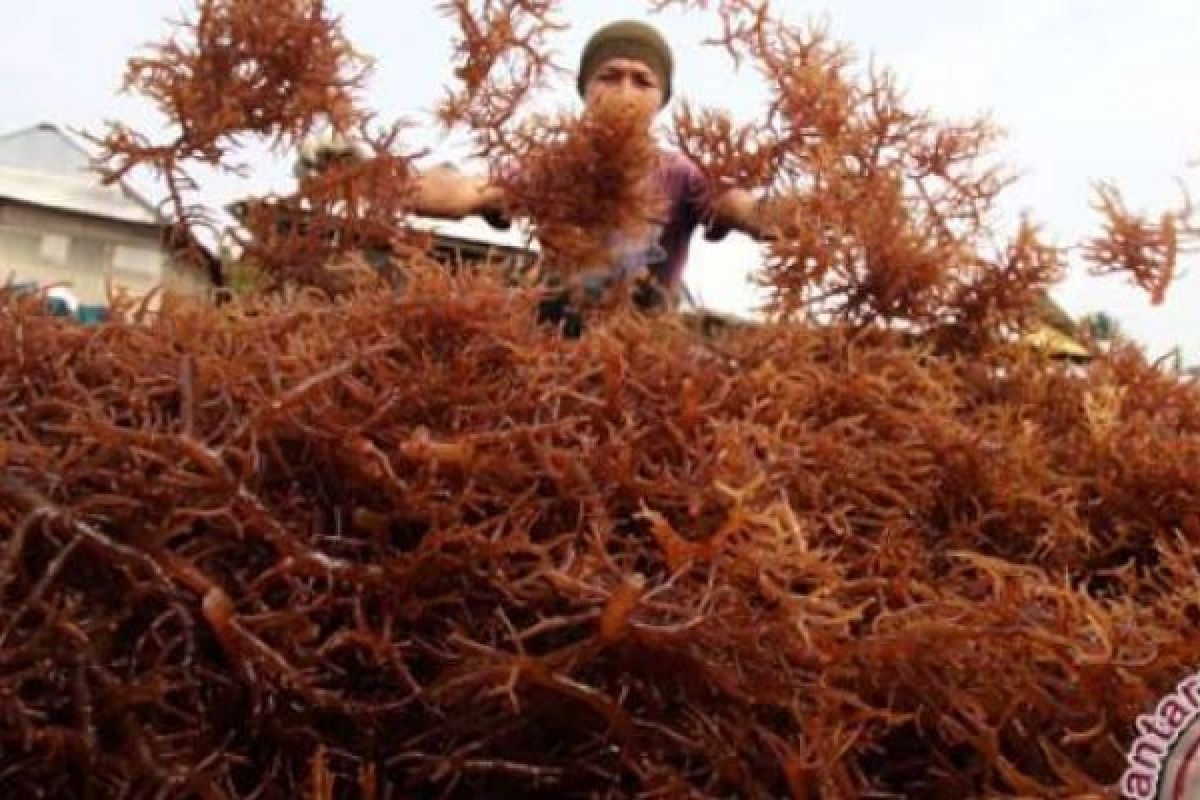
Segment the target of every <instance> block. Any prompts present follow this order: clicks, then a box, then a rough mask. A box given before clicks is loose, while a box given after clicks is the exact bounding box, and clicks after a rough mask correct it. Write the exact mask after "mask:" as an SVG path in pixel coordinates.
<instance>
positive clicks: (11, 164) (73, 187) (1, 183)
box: [0, 123, 165, 226]
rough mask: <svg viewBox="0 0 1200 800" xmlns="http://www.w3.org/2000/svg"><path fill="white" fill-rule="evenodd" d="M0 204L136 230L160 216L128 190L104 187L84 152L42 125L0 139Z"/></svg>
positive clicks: (121, 185) (160, 221) (158, 222)
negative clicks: (123, 224) (62, 213)
mask: <svg viewBox="0 0 1200 800" xmlns="http://www.w3.org/2000/svg"><path fill="white" fill-rule="evenodd" d="M0 199H9V200H16V201H18V202H21V203H27V204H29V205H35V206H40V207H42V208H51V209H55V210H59V211H68V212H72V213H75V214H85V215H87V216H92V217H100V218H102V219H110V220H117V221H120V222H128V223H133V224H137V225H154V226H161V225H164V224H165V220H164V219H163V217H162V216H161V215H160V214H159V213H158V212H157V211H156V210H155V209H154V207H153V206H152V205H150V203H148V202H146V201H145V200H144V199H143V198H141V197H140V196H139V195H138V194H137V193H136V192H134V191H133V190H132V189H131V188H130V187H129V186H128V185H126V184H125V183H123V182H120V181H118V182H116V183H113V184H110V185H105V184H104V182H103V181H102V180H101V178H100V176H99V174H97V173H96V172H94V171H93V170H92V159H91V155H90V154H89V153H88V151H87V150H86V149H85V148H84V147H83V146H82V145H81V144H80V143H79V142H77V141H75V140H74V139H73V138H72V137H71V136H70V135H69V134H67V133H65V132H64V131H62V130H60V129H59V128H57V127H56V126H54V125H50V124H48V123H43V124H41V125H35V126H34V127H32V128H25V129H23V130H19V131H14V132H12V133H9V134H5V135H3V136H0Z"/></svg>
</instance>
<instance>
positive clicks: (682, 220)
mask: <svg viewBox="0 0 1200 800" xmlns="http://www.w3.org/2000/svg"><path fill="white" fill-rule="evenodd" d="M655 179H656V180H657V181H658V186H659V189H660V190H661V191H662V193H663V195H664V197H665V200H666V208H665V210H664V217H663V219H661V220H659V222H658V224H657V225H655V226H654V227H653V228H651V233H650V236H649V238H648V240H647V241H644V242H640V243H630V244H628V245H625V246H620V245H615V246H614V249H615V250H616V255H615V256H614V264H613V266H614V267H615V268H617V269H619V270H636V269H637V268H639V267H641V266H642V265H645V266H646V267H647V268H648V269H649V270H650V272H651V273H652V274H653V275H654V276H655V278H657V279H658V281H659V283H661V284H662V285H664V286H666V287H668V288H669V289H676V288H678V286H679V284H680V281H681V280H682V278H683V271H684V268H685V267H687V259H688V249H689V247H690V245H691V241H692V235H693V234H694V233H695V232H696V228H697V227H698V226H699V225H700V224H701V223H703V222H704V221H705V220H706V219H707V218H708V217H709V216H710V212H711V205H710V202H711V196H710V194H709V189H708V179H707V178H706V177H705V175H704V172H703V171H701V169H700V167H698V166H696V164H695V163H694V162H693V161H692V160H691V159H689V158H688V157H687V156H685V155H683V154H682V153H679V152H675V151H663V153H662V155H661V159H660V161H659V165H658V171H657V174H656V175H655Z"/></svg>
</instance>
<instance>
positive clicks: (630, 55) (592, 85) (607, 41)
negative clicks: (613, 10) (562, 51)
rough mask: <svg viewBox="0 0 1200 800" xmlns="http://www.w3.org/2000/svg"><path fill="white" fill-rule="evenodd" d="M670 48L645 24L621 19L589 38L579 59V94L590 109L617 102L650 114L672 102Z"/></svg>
mask: <svg viewBox="0 0 1200 800" xmlns="http://www.w3.org/2000/svg"><path fill="white" fill-rule="evenodd" d="M674 69H675V61H674V57H673V56H672V55H671V47H670V45H668V44H667V42H666V40H665V39H664V38H663V37H662V34H660V33H659V32H658V31H657V30H655V29H654V28H652V27H651V26H649V25H647V24H645V23H644V22H637V21H635V20H624V21H621V22H614V23H612V24H610V25H606V26H605V27H603V28H601V29H600V30H598V31H596V33H594V34H593V35H592V38H591V39H589V40H588V43H587V45H586V46H585V47H584V48H583V56H582V57H581V58H580V59H579V75H578V87H579V94H580V96H581V97H583V99H584V102H585V103H587V104H588V105H589V106H591V105H593V104H594V103H596V102H598V101H599V100H600V99H602V98H604V99H617V100H623V101H626V102H628V103H629V104H631V105H635V106H637V107H638V108H641V109H644V110H646V111H648V112H652V113H650V114H648V115H647V116H653V113H657V112H658V111H659V110H660V109H661V108H662V107H663V106H665V105H666V104H667V102H668V101H669V100H670V99H671V81H672V77H673V73H674Z"/></svg>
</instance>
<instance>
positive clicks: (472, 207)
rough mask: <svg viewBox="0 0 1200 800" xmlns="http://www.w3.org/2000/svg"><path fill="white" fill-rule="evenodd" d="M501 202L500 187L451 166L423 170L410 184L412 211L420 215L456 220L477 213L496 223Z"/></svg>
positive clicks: (502, 195) (500, 212) (502, 198)
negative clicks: (411, 184)
mask: <svg viewBox="0 0 1200 800" xmlns="http://www.w3.org/2000/svg"><path fill="white" fill-rule="evenodd" d="M503 205H504V193H503V192H502V191H501V190H500V189H499V188H497V187H495V186H493V185H491V184H490V183H489V182H488V181H487V180H486V179H485V178H481V177H478V176H475V175H464V174H463V173H461V172H459V171H458V170H456V169H454V168H453V167H450V166H444V165H443V166H439V167H434V168H432V169H428V170H425V171H424V172H422V173H421V174H420V175H418V176H417V179H416V181H415V184H414V186H413V213H415V214H417V215H419V216H422V217H434V218H436V219H453V220H458V219H462V218H464V217H470V216H475V215H479V216H482V217H485V218H487V219H488V221H489V222H493V224H495V222H496V221H499V220H500V219H502V211H503Z"/></svg>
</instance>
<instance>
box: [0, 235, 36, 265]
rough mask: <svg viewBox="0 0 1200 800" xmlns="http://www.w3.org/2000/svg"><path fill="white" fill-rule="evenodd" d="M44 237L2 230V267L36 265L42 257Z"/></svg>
mask: <svg viewBox="0 0 1200 800" xmlns="http://www.w3.org/2000/svg"><path fill="white" fill-rule="evenodd" d="M41 247H42V237H41V235H39V234H36V233H29V232H27V231H21V230H13V229H11V228H9V229H7V230H0V262H9V263H0V267H5V266H14V267H15V266H17V264H18V263H20V264H36V263H37V262H38V260H39V257H40V250H41Z"/></svg>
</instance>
